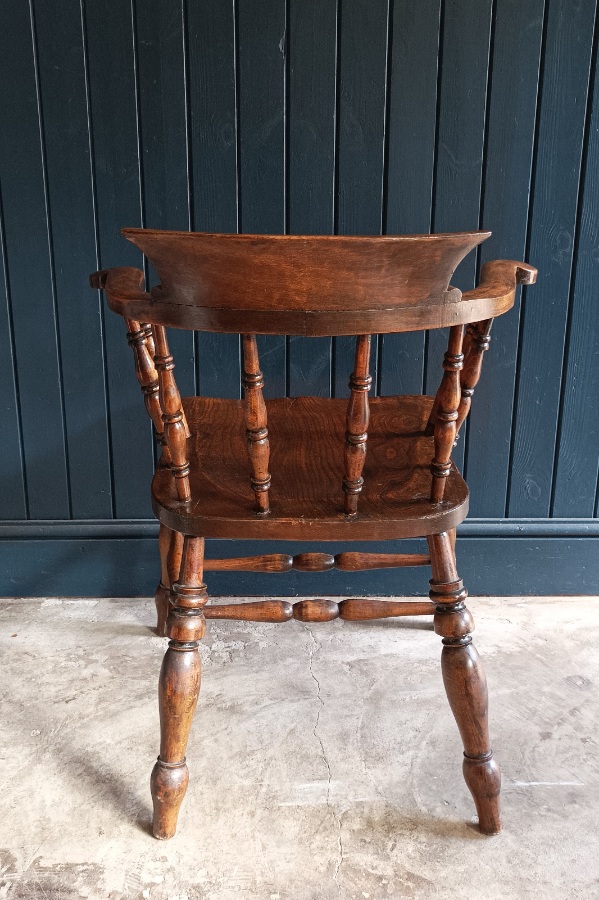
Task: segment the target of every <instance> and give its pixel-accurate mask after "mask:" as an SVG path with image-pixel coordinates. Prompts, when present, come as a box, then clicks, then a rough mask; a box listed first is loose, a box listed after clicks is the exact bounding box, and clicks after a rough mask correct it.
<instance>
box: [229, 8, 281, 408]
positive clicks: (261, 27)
mask: <svg viewBox="0 0 599 900" xmlns="http://www.w3.org/2000/svg"><path fill="white" fill-rule="evenodd" d="M286 28H287V22H286V3H285V0H272V2H270V3H264V2H261V0H238V65H239V97H238V105H239V120H238V127H239V138H238V140H239V188H240V196H239V202H240V217H239V222H240V230H241V231H243V232H245V233H246V234H247V233H255V234H269V233H271V234H283V233H284V231H285V226H286V215H285V202H286V198H285V177H286V176H285V52H286ZM258 348H259V352H260V367H261V369H262V371H263V373H264V377H265V388H264V394H265V396H270V397H273V396H284V395H285V391H286V341H285V337H283V336H282V337H279V336H267V337H266V336H261V337H260V338H259V340H258Z"/></svg>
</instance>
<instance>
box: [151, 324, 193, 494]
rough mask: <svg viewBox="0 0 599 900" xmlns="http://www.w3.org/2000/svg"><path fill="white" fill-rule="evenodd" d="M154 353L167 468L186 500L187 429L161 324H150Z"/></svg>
mask: <svg viewBox="0 0 599 900" xmlns="http://www.w3.org/2000/svg"><path fill="white" fill-rule="evenodd" d="M152 330H153V333H154V345H155V349H156V353H155V356H154V364H155V366H156V371H157V372H158V384H159V388H160V391H159V397H160V408H161V410H162V422H163V426H164V439H165V441H166V444H167V447H168V450H169V454H170V459H171V462H170V469H171V472H172V474H173V477H174V479H175V485H176V488H177V497H178V498H179V500H183V501H186V500H189V499H190V497H191V491H190V487H189V460H188V458H187V436H188V430H187V426H186V422H185V418H184V416H183V407H182V405H181V395H180V394H179V389H178V387H177V383H176V381H175V377H174V375H173V369H174V368H175V363H174V361H173V357H172V356H171V354H170V351H169V347H168V342H167V339H166V331H165V329H164V328H163V327H162V326H161V325H154V326H152Z"/></svg>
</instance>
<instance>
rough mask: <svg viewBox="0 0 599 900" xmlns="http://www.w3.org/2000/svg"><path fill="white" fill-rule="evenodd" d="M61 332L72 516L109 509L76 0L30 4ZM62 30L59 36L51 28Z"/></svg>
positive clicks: (101, 359) (82, 64)
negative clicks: (90, 279) (89, 285)
mask: <svg viewBox="0 0 599 900" xmlns="http://www.w3.org/2000/svg"><path fill="white" fill-rule="evenodd" d="M32 9H33V11H34V26H35V39H36V46H37V53H38V73H39V83H40V98H41V103H40V108H41V113H42V125H43V134H44V144H45V161H46V179H47V191H48V209H49V219H50V226H51V234H52V258H53V265H54V279H55V290H56V306H57V310H58V328H59V334H60V354H61V366H62V377H63V392H64V407H65V423H66V435H67V448H68V457H69V481H70V488H71V499H72V515H73V517H74V518H76V519H92V518H110V517H111V516H112V496H111V493H112V491H111V467H110V452H109V446H108V417H107V405H106V400H107V398H106V384H105V367H104V353H103V344H102V319H101V317H100V310H99V298H98V297H97V296H94V295H93V294H92V293H91V292H90V291H88V290H87V289H86V288H87V280H88V276H89V273H90V272H92V271H93V270H94V268H96V262H97V260H96V240H95V227H94V203H93V192H92V173H91V160H90V153H89V135H88V114H87V92H86V79H85V61H84V50H83V35H82V30H81V12H80V6H79V2H78V0H65V2H64V3H61V4H60V5H59V6H58V7H56V8H54V7H52V6H50V5H48V4H45V3H42V2H39V0H36V2H34V3H32ZM57 32H58V33H60V35H61V40H60V42H58V41H56V39H55V35H56V33H57Z"/></svg>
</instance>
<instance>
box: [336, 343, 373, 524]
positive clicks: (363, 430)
mask: <svg viewBox="0 0 599 900" xmlns="http://www.w3.org/2000/svg"><path fill="white" fill-rule="evenodd" d="M370 344H371V338H370V335H369V334H362V335H360V336H359V337H358V338H356V358H355V362H354V371H353V372H352V374H351V377H350V379H349V390H350V396H349V402H348V404H347V419H346V423H347V424H346V429H345V477H344V479H343V490H344V491H345V502H344V512H345V515H346V516H355V515H356V514H357V512H358V496H359V494H360V491H361V490H362V485H363V484H364V479H363V478H362V471H363V469H364V462H365V461H366V442H367V440H368V423H369V421H370V407H369V405H368V391H369V390H370V388H371V385H372V376H371V374H370V372H369V367H370Z"/></svg>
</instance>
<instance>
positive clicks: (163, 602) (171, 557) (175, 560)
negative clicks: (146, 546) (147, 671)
mask: <svg viewBox="0 0 599 900" xmlns="http://www.w3.org/2000/svg"><path fill="white" fill-rule="evenodd" d="M182 549H183V535H182V534H179V532H178V531H172V530H171V529H170V528H168V527H167V526H166V525H162V524H161V525H160V531H159V533H158V550H159V552H160V581H159V583H158V587H157V588H156V596H155V601H156V632H157V634H158V635H159V636H160V637H166V618H167V616H168V606H169V594H170V587H171V584H174V582H175V581H176V580H177V578H178V577H179V567H180V565H181V552H182Z"/></svg>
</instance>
